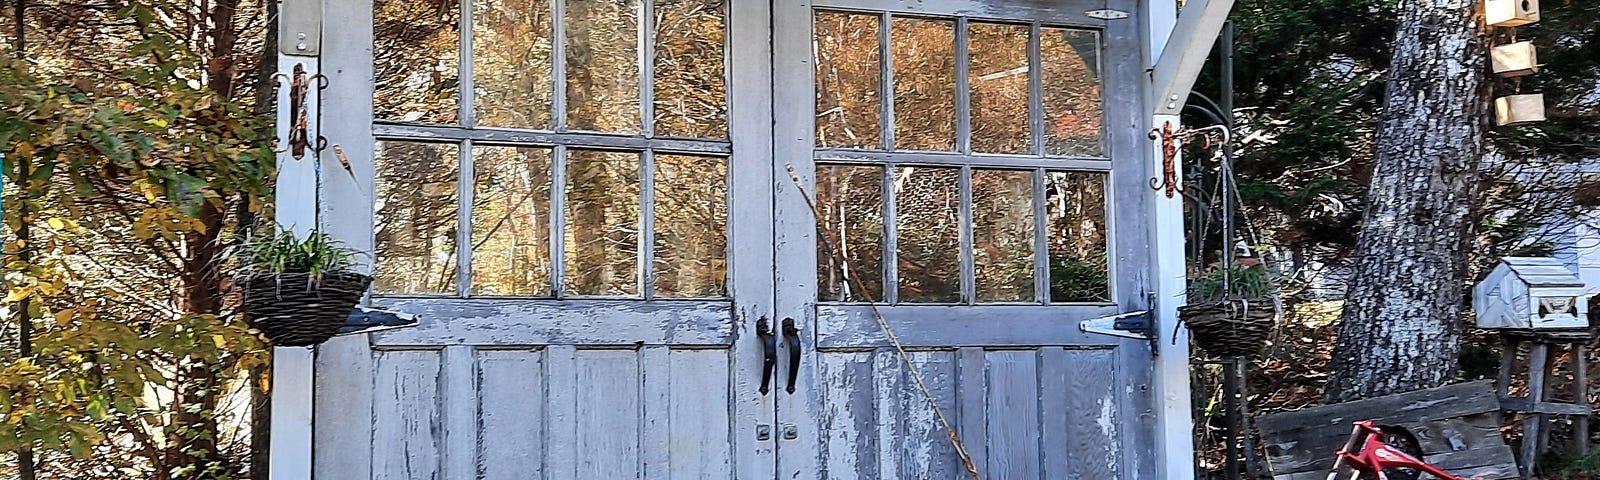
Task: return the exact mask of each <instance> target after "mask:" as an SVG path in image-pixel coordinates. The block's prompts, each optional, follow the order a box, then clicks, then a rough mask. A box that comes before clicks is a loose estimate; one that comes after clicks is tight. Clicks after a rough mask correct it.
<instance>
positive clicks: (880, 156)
mask: <svg viewBox="0 0 1600 480" xmlns="http://www.w3.org/2000/svg"><path fill="white" fill-rule="evenodd" d="M774 3H775V7H774V8H776V9H777V11H776V12H775V15H776V18H777V19H778V21H775V22H774V28H775V39H776V40H775V43H774V45H775V47H774V48H775V55H774V58H775V60H774V62H775V72H776V75H775V79H776V82H777V83H776V87H775V88H774V91H775V92H777V95H779V97H778V98H777V99H776V108H777V110H776V118H777V121H776V123H775V125H776V128H777V131H776V138H777V143H776V145H775V151H776V152H777V154H776V158H775V160H776V161H775V169H774V171H775V172H777V177H778V178H777V185H776V188H775V191H776V192H777V193H776V205H775V207H776V218H777V222H776V223H777V228H776V236H777V244H776V245H777V262H778V263H777V285H778V289H777V297H778V298H777V305H776V308H777V310H776V311H777V312H778V313H777V315H776V317H783V318H782V324H783V325H782V326H780V327H779V328H780V334H782V335H785V336H786V337H788V338H786V339H787V340H789V342H790V343H792V344H793V346H791V347H789V348H792V349H794V350H791V351H788V352H786V353H787V355H792V356H786V357H784V358H781V359H780V364H783V368H782V369H781V370H782V371H783V375H782V378H783V381H784V382H785V385H784V388H783V389H782V390H781V391H780V392H779V393H778V396H779V398H778V401H777V409H778V410H777V421H778V425H777V428H778V430H779V431H780V432H781V439H780V440H779V442H778V447H777V450H778V458H779V464H778V470H779V472H778V473H779V475H778V477H779V478H785V479H790V478H811V479H818V478H829V479H845V478H848V479H854V478H969V477H967V473H966V470H967V468H966V466H965V465H964V462H963V461H962V460H961V459H960V457H959V455H958V454H957V453H956V449H955V447H954V446H953V443H952V442H951V440H949V436H948V435H947V432H946V428H945V423H944V422H945V421H948V422H949V426H950V427H951V428H953V429H954V430H956V431H957V432H958V433H959V435H960V438H961V440H962V441H963V442H964V445H965V449H966V451H967V452H968V453H970V455H971V458H972V460H973V463H974V466H975V467H976V468H977V469H978V470H979V471H981V473H982V475H983V478H986V479H1045V478H1050V479H1061V478H1083V479H1111V478H1130V479H1132V478H1154V475H1155V474H1154V471H1155V470H1154V466H1153V465H1151V462H1150V461H1149V457H1150V455H1149V452H1150V448H1151V447H1150V446H1149V445H1150V443H1151V441H1150V437H1151V435H1152V433H1151V427H1152V419H1153V413H1152V411H1151V402H1152V400H1151V395H1150V392H1149V389H1150V381H1149V378H1150V375H1151V370H1152V369H1151V363H1152V362H1151V353H1150V348H1151V347H1150V344H1149V343H1148V341H1145V340H1139V339H1132V338H1123V337H1118V336H1110V335H1102V334H1096V333H1086V332H1085V331H1084V330H1083V329H1082V328H1081V323H1082V322H1083V321H1085V320H1090V319H1094V318H1099V317H1106V316H1111V315H1117V314H1120V313H1125V312H1132V311H1138V310H1143V309H1145V308H1147V305H1148V303H1149V302H1150V299H1149V298H1148V294H1147V293H1146V292H1148V291H1149V288H1148V287H1147V286H1146V278H1147V277H1148V276H1149V268H1150V266H1149V261H1148V258H1149V250H1148V249H1149V247H1148V245H1147V242H1146V237H1147V235H1146V234H1145V232H1146V231H1147V229H1148V228H1149V221H1148V219H1147V215H1146V210H1147V207H1146V203H1147V202H1148V200H1146V199H1145V198H1146V197H1148V196H1149V194H1148V192H1149V188H1150V187H1149V186H1148V185H1147V184H1146V183H1147V181H1148V179H1149V178H1150V177H1151V175H1150V174H1149V173H1148V172H1146V167H1145V164H1146V162H1145V161H1143V158H1144V157H1143V156H1141V155H1142V154H1141V147H1142V145H1141V142H1143V141H1144V139H1143V132H1142V131H1141V129H1140V128H1139V127H1138V125H1140V123H1141V121H1140V119H1139V118H1138V116H1137V113H1136V112H1138V111H1140V108H1139V107H1140V105H1141V102H1142V100H1141V97H1140V96H1141V93H1140V92H1141V86H1142V85H1143V83H1142V81H1141V78H1140V75H1141V73H1142V72H1141V68H1140V60H1139V59H1140V58H1141V53H1140V49H1139V45H1140V40H1139V38H1140V37H1139V30H1140V28H1139V23H1136V21H1135V20H1134V19H1133V17H1136V16H1137V11H1138V5H1137V4H1136V3H1135V2H1134V1H1131V0H1109V1H1102V0H1093V1H1088V0H1057V1H1050V2H1041V1H1037V0H939V1H927V0H812V1H785V2H774ZM790 171H793V172H794V173H795V174H796V175H798V176H799V180H798V185H797V184H796V183H794V182H791V181H790V180H789V179H788V176H789V172H790ZM802 192H804V194H802ZM807 196H809V198H807ZM884 324H886V325H887V326H888V327H889V328H888V329H886V328H885V326H884ZM890 330H892V331H893V334H894V335H895V336H896V337H895V338H898V341H899V343H900V344H901V345H902V346H903V347H904V351H903V352H902V351H900V350H899V349H897V348H896V346H895V344H894V341H893V339H892V338H891V335H890V334H889V331H890ZM902 355H903V356H904V357H902ZM907 360H908V361H909V363H910V364H912V365H915V370H917V371H920V376H921V380H922V381H921V382H919V381H918V379H917V378H916V376H914V375H913V374H912V369H911V368H908V365H907ZM791 362H792V363H791ZM924 386H925V387H926V390H924ZM935 406H937V407H938V410H935ZM941 414H942V415H941ZM941 416H942V417H943V418H942V419H941V418H940V417H941Z"/></svg>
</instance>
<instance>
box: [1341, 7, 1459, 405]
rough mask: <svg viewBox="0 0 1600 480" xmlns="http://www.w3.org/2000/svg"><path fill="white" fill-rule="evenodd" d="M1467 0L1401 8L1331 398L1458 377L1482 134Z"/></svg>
mask: <svg viewBox="0 0 1600 480" xmlns="http://www.w3.org/2000/svg"><path fill="white" fill-rule="evenodd" d="M1476 3H1477V2H1476V1H1473V0H1432V1H1414V2H1410V4H1409V5H1407V6H1405V7H1403V9H1402V17H1401V21H1400V26H1399V28H1398V31H1397V33H1396V36H1395V43H1394V58H1393V63H1392V66H1391V70H1390V71H1389V84H1388V92H1387V99H1386V101H1385V103H1384V111H1383V116H1382V121H1381V126H1380V129H1379V133H1378V138H1377V141H1376V144H1377V156H1376V162H1375V163H1376V165H1377V169H1376V171H1375V172H1374V173H1373V179H1372V186H1371V189H1370V190H1369V192H1368V194H1367V202H1368V203H1367V204H1368V207H1367V211H1366V215H1365V217H1364V219H1363V221H1362V228H1361V231H1360V234H1359V238H1358V241H1357V246H1356V255H1355V261H1354V264H1355V270H1354V271H1353V272H1352V274H1351V276H1350V285H1349V290H1348V291H1347V292H1346V296H1345V306H1344V313H1343V315H1342V317H1341V320H1342V321H1343V323H1342V325H1341V327H1340V329H1339V340H1338V343H1337V346H1336V347H1335V348H1334V352H1333V360H1332V361H1333V363H1332V365H1333V370H1334V375H1333V378H1332V379H1331V380H1329V382H1328V385H1327V387H1326V395H1327V399H1328V401H1329V402H1330V403H1331V402H1343V401H1349V400H1356V399H1361V398H1368V397H1374V396H1380V395H1386V394H1391V393H1398V392H1405V391H1410V390H1416V389H1422V388H1429V387H1435V386H1439V385H1443V384H1445V383H1447V382H1449V381H1450V380H1451V379H1452V378H1454V376H1455V374H1456V365H1457V359H1456V356H1457V352H1458V351H1459V350H1460V344H1459V342H1460V336H1461V313H1462V295H1463V293H1464V290H1463V288H1462V285H1463V284H1464V282H1465V281H1466V278H1465V277H1466V268H1467V253H1468V250H1469V248H1470V246H1471V240H1472V231H1473V226H1474V218H1473V215H1472V213H1473V199H1474V198H1475V195H1476V189H1477V184H1478V172H1479V166H1480V164H1481V163H1482V159H1483V156H1484V154H1485V149H1484V143H1483V140H1484V133H1485V131H1486V129H1487V116H1486V108H1487V105H1488V102H1487V100H1488V90H1487V88H1485V87H1486V85H1485V81H1484V77H1485V74H1484V61H1485V54H1486V52H1487V43H1486V40H1487V39H1486V37H1485V35H1484V34H1483V32H1481V31H1480V29H1479V23H1480V22H1479V19H1478V18H1477V16H1476Z"/></svg>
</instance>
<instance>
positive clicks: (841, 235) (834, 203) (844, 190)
mask: <svg viewBox="0 0 1600 480" xmlns="http://www.w3.org/2000/svg"><path fill="white" fill-rule="evenodd" d="M817 209H818V210H819V212H820V214H821V216H822V218H820V219H818V221H817V228H818V229H819V231H818V232H817V233H818V234H819V235H821V237H822V238H821V239H819V240H818V241H817V292H818V294H819V295H818V298H819V299H820V300H823V301H838V302H860V301H867V300H873V301H881V300H883V299H884V297H883V227H884V224H883V167H875V166H865V165H818V166H817ZM830 246H832V247H833V248H837V249H839V252H837V253H836V252H834V251H833V250H831V249H830V248H829V247H830ZM840 257H843V260H845V261H848V262H849V264H848V266H847V265H846V264H845V263H844V262H841V258H840ZM852 275H860V277H859V278H851V276H852ZM857 280H859V281H860V283H859V284H857Z"/></svg>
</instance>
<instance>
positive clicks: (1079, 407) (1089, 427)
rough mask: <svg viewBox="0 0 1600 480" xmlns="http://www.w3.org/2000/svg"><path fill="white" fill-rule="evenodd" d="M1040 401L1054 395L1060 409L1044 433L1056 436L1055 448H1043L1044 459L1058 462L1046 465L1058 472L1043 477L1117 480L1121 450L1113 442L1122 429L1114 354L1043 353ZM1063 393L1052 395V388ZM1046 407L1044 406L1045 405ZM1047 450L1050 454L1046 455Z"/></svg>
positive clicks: (1094, 351) (1051, 350) (1051, 446)
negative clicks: (1058, 438)
mask: <svg viewBox="0 0 1600 480" xmlns="http://www.w3.org/2000/svg"><path fill="white" fill-rule="evenodd" d="M1044 360H1045V362H1046V363H1045V365H1046V366H1045V372H1046V375H1045V377H1044V378H1045V379H1046V380H1047V383H1046V385H1045V391H1044V392H1043V393H1044V395H1045V398H1046V400H1050V398H1051V395H1059V400H1056V401H1057V402H1059V405H1060V410H1051V409H1050V408H1049V407H1048V406H1047V407H1046V409H1045V411H1046V412H1059V413H1057V414H1056V415H1057V416H1058V417H1059V418H1056V419H1054V422H1055V423H1049V424H1046V429H1047V430H1046V432H1045V434H1046V435H1050V432H1049V431H1050V430H1057V429H1059V430H1060V431H1061V436H1063V437H1064V440H1066V441H1065V442H1064V443H1061V444H1054V443H1048V442H1047V443H1046V444H1045V449H1046V450H1045V451H1046V458H1047V459H1050V458H1055V457H1057V456H1059V457H1061V458H1062V460H1064V463H1065V465H1061V463H1062V462H1054V463H1053V464H1047V466H1048V467H1049V468H1060V469H1059V470H1053V471H1051V472H1046V475H1047V476H1062V475H1077V476H1079V477H1080V478H1120V477H1121V466H1122V454H1123V453H1122V445H1121V444H1120V443H1119V442H1118V441H1117V440H1118V439H1119V438H1120V437H1121V435H1120V431H1121V429H1122V428H1123V426H1122V424H1121V423H1120V422H1121V421H1122V419H1121V415H1120V410H1121V405H1120V402H1118V401H1117V396H1116V395H1117V392H1116V385H1117V382H1118V381H1119V379H1118V378H1117V370H1118V369H1117V352H1116V351H1114V350H1063V349H1059V348H1055V349H1046V350H1045V357H1044ZM1056 384H1060V385H1061V386H1063V387H1064V388H1062V389H1061V390H1060V393H1056V394H1053V393H1052V392H1051V390H1052V387H1054V386H1055V385H1056ZM1047 405H1048V404H1047ZM1052 451H1055V452H1054V453H1052Z"/></svg>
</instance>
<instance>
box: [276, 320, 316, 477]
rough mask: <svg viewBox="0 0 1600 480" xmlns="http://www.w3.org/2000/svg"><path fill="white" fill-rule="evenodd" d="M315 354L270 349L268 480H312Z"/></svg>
mask: <svg viewBox="0 0 1600 480" xmlns="http://www.w3.org/2000/svg"><path fill="white" fill-rule="evenodd" d="M315 358H316V356H315V352H313V351H312V350H311V349H310V348H307V347H274V348H273V349H272V427H271V429H272V430H271V432H272V437H271V440H270V441H268V449H267V451H268V454H267V455H268V459H267V460H268V464H269V465H268V468H267V472H268V474H267V475H268V477H267V478H269V479H270V480H310V478H311V394H312V391H311V388H312V384H311V382H312V377H311V373H312V363H313V362H314V361H315Z"/></svg>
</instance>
